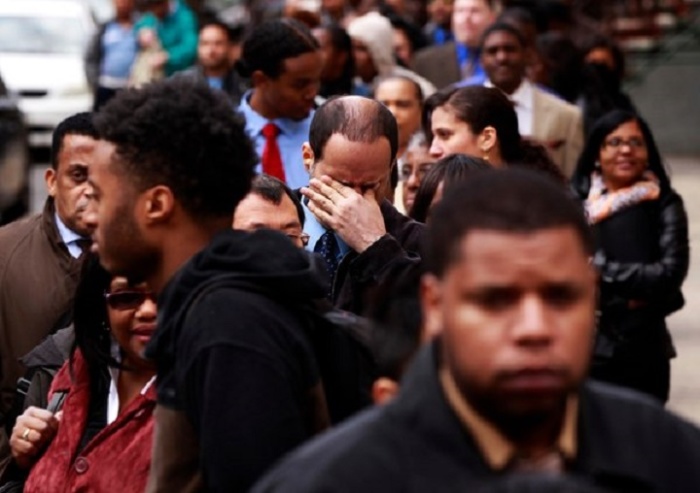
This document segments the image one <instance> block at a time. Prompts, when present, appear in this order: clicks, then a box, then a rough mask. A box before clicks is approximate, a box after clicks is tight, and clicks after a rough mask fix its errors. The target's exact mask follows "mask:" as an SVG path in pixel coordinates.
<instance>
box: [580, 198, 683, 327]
mask: <svg viewBox="0 0 700 493" xmlns="http://www.w3.org/2000/svg"><path fill="white" fill-rule="evenodd" d="M593 229H594V232H595V235H596V241H597V248H598V252H599V255H598V257H597V259H596V265H597V266H598V268H599V269H600V272H601V289H602V300H601V303H602V306H603V309H604V310H612V309H615V308H616V307H618V306H619V305H620V304H623V305H624V304H626V302H627V301H629V300H638V301H642V302H644V303H646V305H647V307H648V309H649V310H650V311H653V312H655V313H658V314H659V315H661V316H666V315H668V314H670V313H671V312H673V311H675V310H678V309H680V308H681V307H682V306H683V296H682V294H681V285H682V284H683V281H684V280H685V277H686V275H687V274H688V267H689V262H690V258H689V257H690V248H689V241H688V217H687V214H686V212H685V208H684V206H683V200H682V199H681V197H680V196H679V195H678V194H677V193H676V192H674V191H673V190H668V191H667V192H665V193H663V194H662V195H661V197H660V198H659V199H658V200H654V201H647V202H642V203H640V204H637V205H635V206H633V207H630V208H628V209H624V210H622V211H620V212H618V213H616V214H613V215H612V216H610V217H609V218H607V219H605V220H603V221H601V222H600V223H598V224H596V225H595V226H594V227H593Z"/></svg>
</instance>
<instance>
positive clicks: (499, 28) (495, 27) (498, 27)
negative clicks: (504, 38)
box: [479, 21, 527, 49]
mask: <svg viewBox="0 0 700 493" xmlns="http://www.w3.org/2000/svg"><path fill="white" fill-rule="evenodd" d="M500 32H505V33H508V34H511V35H513V36H514V37H515V38H516V39H517V40H518V43H520V47H521V48H523V49H524V48H525V47H526V46H527V40H526V39H525V36H524V35H523V33H521V32H520V30H519V29H518V28H517V27H514V26H513V25H512V24H509V23H507V22H503V21H500V22H494V23H493V24H491V25H490V26H489V27H487V28H486V30H485V31H484V34H482V35H481V43H480V44H479V46H481V49H483V48H484V43H486V40H487V39H488V37H489V36H491V35H492V34H493V33H500Z"/></svg>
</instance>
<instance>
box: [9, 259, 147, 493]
mask: <svg viewBox="0 0 700 493" xmlns="http://www.w3.org/2000/svg"><path fill="white" fill-rule="evenodd" d="M74 313H75V316H74V325H75V339H76V340H75V345H76V349H75V351H74V352H73V354H72V356H71V358H70V360H69V361H67V362H66V364H65V365H64V366H63V368H61V370H60V371H59V372H58V373H57V374H56V377H55V378H54V381H53V383H52V385H51V390H50V392H49V402H50V403H51V402H52V401H53V402H55V401H56V399H60V398H63V405H62V408H61V409H60V411H58V412H56V413H55V414H53V413H52V412H50V411H48V410H45V409H39V408H35V407H30V408H29V409H27V411H26V412H25V413H24V414H23V415H22V416H20V417H19V418H18V419H17V422H16V424H15V427H14V428H13V431H12V437H11V439H10V445H11V447H12V455H13V458H14V463H15V466H16V467H17V468H18V469H20V470H24V471H28V473H29V475H28V478H27V480H26V483H25V488H24V491H25V492H56V491H119V492H137V491H138V492H142V491H144V489H145V487H146V480H147V477H148V472H149V469H150V464H151V442H152V434H153V422H154V421H153V409H154V407H155V402H156V397H155V388H154V385H153V383H154V380H155V367H154V365H153V364H152V363H151V362H150V361H147V360H145V359H144V357H143V350H144V348H145V346H146V344H147V343H148V341H149V339H150V338H151V335H152V334H153V332H154V331H155V328H156V313H157V310H156V304H155V298H154V295H153V293H152V292H151V291H149V290H148V288H147V287H146V286H144V285H143V284H140V285H131V284H130V283H129V282H128V281H127V280H126V279H125V278H123V277H112V276H111V275H109V274H108V273H107V272H106V271H105V270H104V269H103V268H102V267H101V266H100V265H99V262H98V261H97V259H96V258H89V259H87V261H86V265H85V267H84V270H83V277H82V279H81V282H80V284H79V286H78V289H77V292H76V297H75V312H74Z"/></svg>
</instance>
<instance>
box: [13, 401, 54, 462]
mask: <svg viewBox="0 0 700 493" xmlns="http://www.w3.org/2000/svg"><path fill="white" fill-rule="evenodd" d="M61 415H62V413H61V412H58V413H56V414H55V415H54V414H52V413H51V412H49V411H47V410H46V409H40V408H38V407H33V406H32V407H29V408H28V409H27V410H26V411H25V412H24V414H22V415H21V416H20V417H18V418H17V422H16V423H15V426H14V428H13V429H12V436H11V437H10V447H11V448H12V457H13V458H14V460H15V463H16V464H17V466H18V467H20V468H21V469H29V468H30V467H31V466H32V464H34V462H35V461H36V460H37V459H38V454H39V452H41V451H42V450H43V448H44V446H46V444H47V443H49V442H50V441H51V439H53V437H54V436H55V435H56V431H57V430H58V423H59V422H60V420H61Z"/></svg>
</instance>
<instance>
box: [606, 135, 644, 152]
mask: <svg viewBox="0 0 700 493" xmlns="http://www.w3.org/2000/svg"><path fill="white" fill-rule="evenodd" d="M624 145H627V146H630V148H632V149H642V148H643V147H644V146H645V143H644V139H642V138H641V137H630V138H629V139H623V138H621V137H612V138H610V139H607V140H606V141H605V147H609V148H611V149H619V148H620V147H622V146H624Z"/></svg>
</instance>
